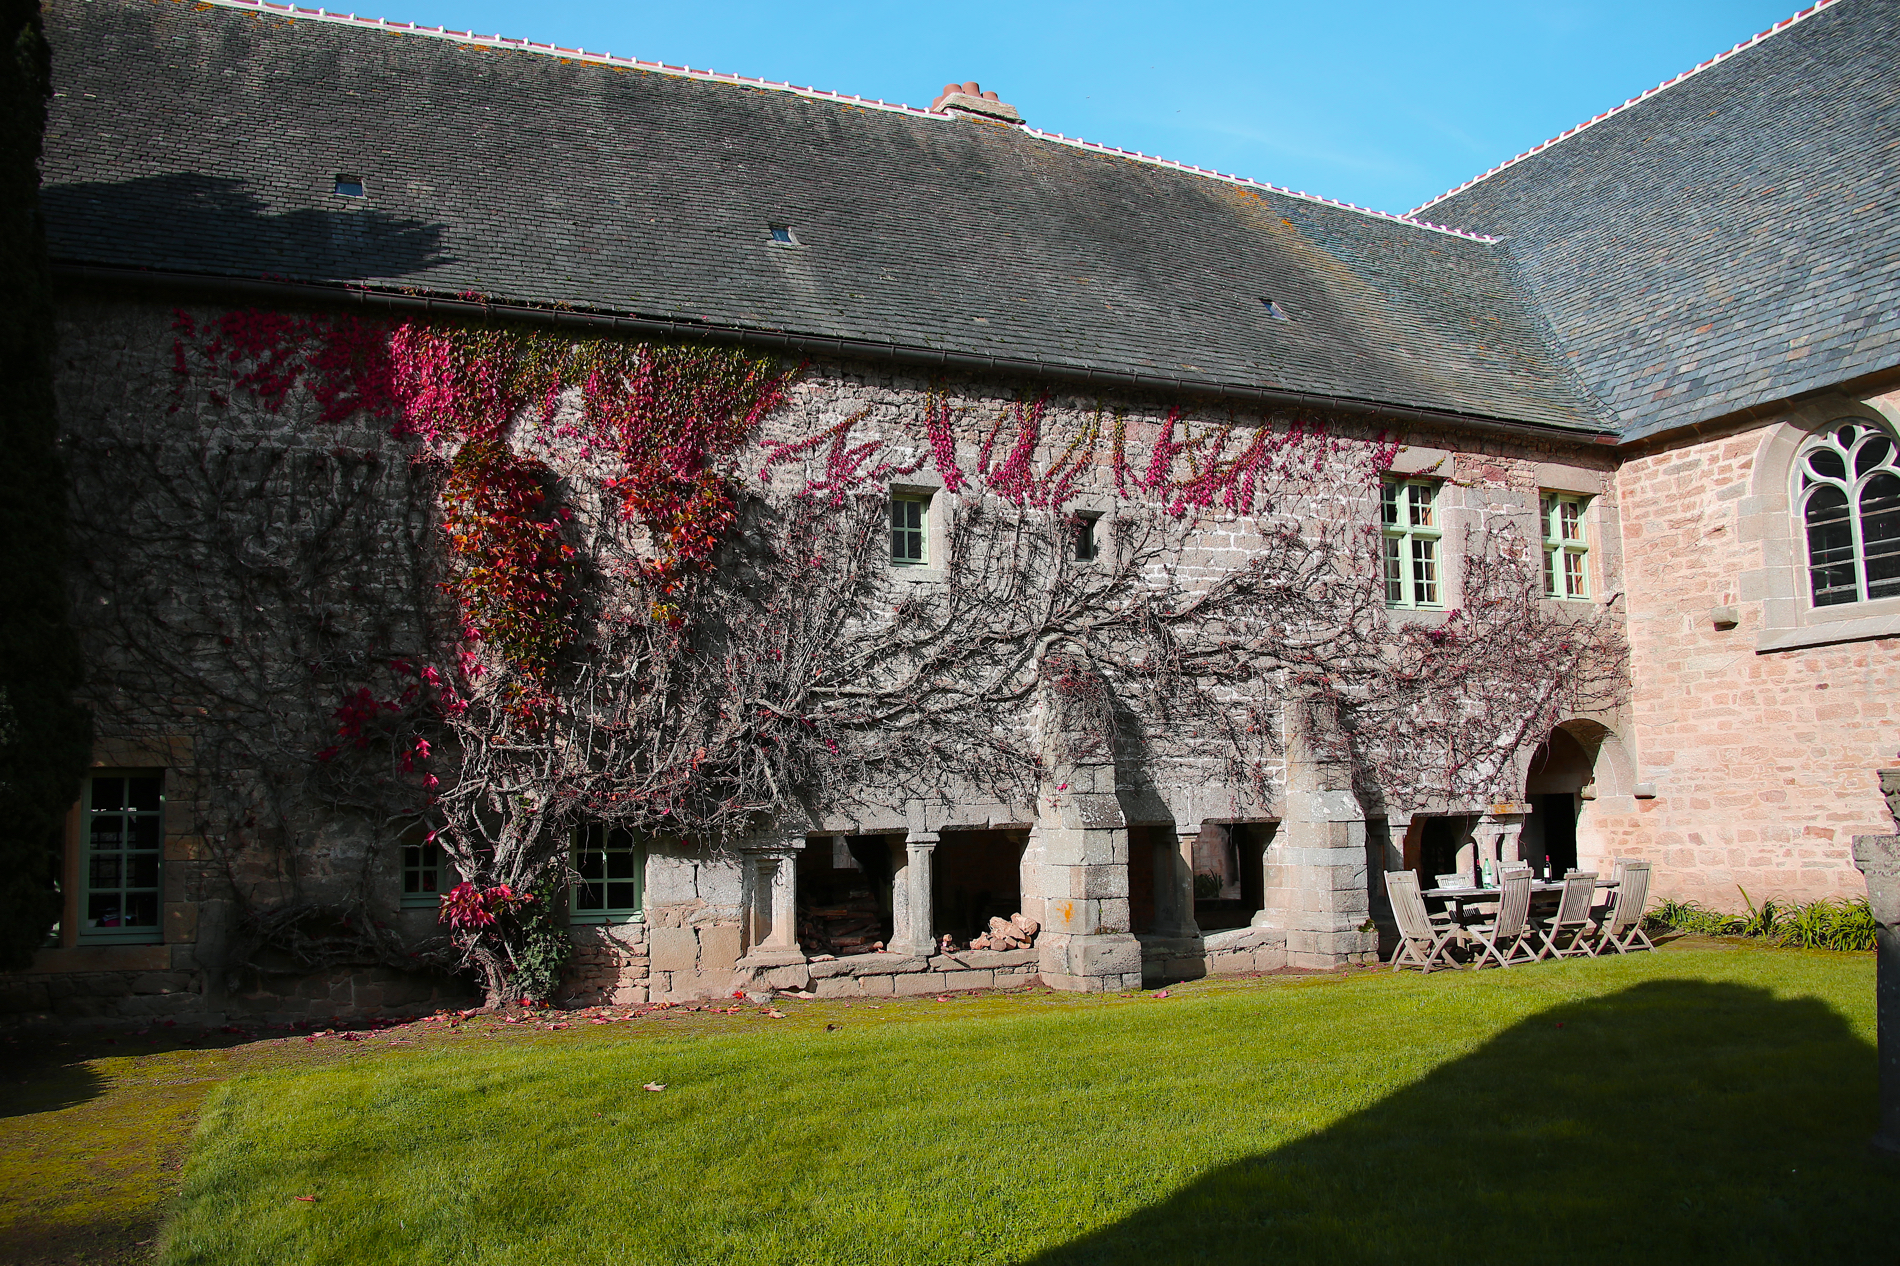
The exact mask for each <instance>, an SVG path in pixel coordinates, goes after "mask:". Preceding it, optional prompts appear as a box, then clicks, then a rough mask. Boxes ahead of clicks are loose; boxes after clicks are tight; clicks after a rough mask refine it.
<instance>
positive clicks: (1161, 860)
mask: <svg viewBox="0 0 1900 1266" xmlns="http://www.w3.org/2000/svg"><path fill="white" fill-rule="evenodd" d="M1200 838H1201V832H1200V829H1199V828H1196V829H1195V830H1192V831H1176V833H1175V840H1174V843H1175V846H1174V848H1173V850H1172V851H1170V850H1168V849H1165V848H1156V849H1155V851H1154V868H1155V935H1157V936H1170V937H1181V938H1193V937H1197V936H1199V935H1200V934H1201V929H1200V925H1199V924H1197V923H1195V922H1194V844H1195V841H1197V840H1199V839H1200Z"/></svg>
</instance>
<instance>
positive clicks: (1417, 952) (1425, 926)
mask: <svg viewBox="0 0 1900 1266" xmlns="http://www.w3.org/2000/svg"><path fill="white" fill-rule="evenodd" d="M1385 895H1386V897H1387V898H1388V899H1389V900H1390V901H1391V902H1392V917H1393V919H1394V920H1396V921H1397V923H1398V925H1399V947H1398V949H1397V950H1395V951H1394V952H1393V954H1392V970H1393V971H1397V970H1398V969H1399V968H1401V967H1416V968H1418V969H1419V970H1420V971H1421V972H1430V971H1431V970H1432V969H1433V968H1435V967H1452V966H1455V965H1456V964H1454V963H1453V962H1452V961H1451V956H1450V955H1449V954H1447V953H1446V952H1445V950H1446V947H1447V946H1449V945H1450V944H1451V943H1452V941H1454V940H1456V939H1457V937H1458V928H1457V926H1456V925H1455V924H1453V923H1452V921H1451V920H1450V919H1448V918H1446V917H1445V916H1444V915H1438V916H1437V917H1433V916H1432V915H1431V914H1430V913H1429V912H1427V911H1426V909H1425V898H1424V896H1423V895H1421V894H1420V892H1419V888H1418V876H1417V875H1415V874H1413V873H1412V872H1411V871H1409V870H1388V871H1387V872H1386V873H1385Z"/></svg>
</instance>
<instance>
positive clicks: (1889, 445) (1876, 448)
mask: <svg viewBox="0 0 1900 1266" xmlns="http://www.w3.org/2000/svg"><path fill="white" fill-rule="evenodd" d="M1892 460H1893V441H1891V440H1889V439H1887V438H1886V437H1885V436H1884V435H1876V436H1873V437H1871V438H1869V439H1868V441H1867V442H1866V443H1865V444H1862V445H1861V446H1860V452H1858V453H1856V454H1854V473H1855V474H1856V475H1864V474H1866V473H1867V472H1868V471H1870V470H1875V469H1878V468H1879V467H1881V466H1885V465H1887V464H1888V463H1889V462H1890V461H1892Z"/></svg>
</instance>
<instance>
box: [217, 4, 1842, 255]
mask: <svg viewBox="0 0 1900 1266" xmlns="http://www.w3.org/2000/svg"><path fill="white" fill-rule="evenodd" d="M1838 2H1839V0H1820V2H1819V3H1818V4H1817V5H1816V6H1815V8H1817V9H1818V8H1820V7H1821V6H1822V5H1826V4H1834V3H1838ZM199 3H200V4H203V5H210V6H214V7H217V8H221V9H238V10H243V11H247V12H253V13H260V12H261V13H274V14H279V15H282V16H285V17H290V18H296V19H301V20H311V21H318V22H330V23H336V24H338V25H342V26H356V27H362V28H364V29H366V30H375V31H399V32H405V33H407V34H411V35H426V36H429V37H431V38H434V39H445V40H451V41H454V42H456V43H460V44H473V45H476V46H478V47H482V48H509V49H515V50H517V51H520V52H532V53H539V54H541V55H543V56H549V57H568V58H575V59H579V60H582V61H588V62H596V63H601V64H605V65H610V66H628V67H633V68H637V69H639V70H645V71H650V72H653V73H656V74H663V75H678V76H681V77H683V78H689V79H706V80H711V81H713V82H716V83H731V84H746V85H749V86H752V87H756V88H766V89H770V90H772V91H775V92H789V93H792V94H794V95H797V96H801V97H810V98H814V99H819V100H825V101H842V102H848V103H850V104H852V105H857V106H862V107H865V108H868V109H874V110H885V111H888V112H890V113H893V114H909V115H923V116H925V117H927V118H933V119H934V118H946V117H948V116H946V115H944V114H943V113H942V112H941V111H934V110H928V109H925V108H924V107H922V106H914V105H905V104H903V103H901V102H893V101H884V100H882V99H880V98H876V97H861V96H857V95H855V94H853V93H848V92H833V91H831V90H829V89H825V88H815V87H809V86H807V87H802V88H801V87H798V86H796V85H794V84H791V83H786V82H781V81H779V80H775V79H760V78H755V77H753V76H751V75H740V74H734V73H732V72H730V71H718V70H694V69H692V68H691V67H689V66H673V65H669V64H667V63H665V62H657V61H646V60H643V59H641V58H637V57H620V56H616V55H614V54H613V53H610V52H601V53H590V52H587V51H586V50H584V49H575V48H561V47H559V46H558V45H554V44H543V43H537V42H536V41H534V40H529V39H521V38H510V37H507V36H503V35H501V34H499V33H497V34H495V35H477V34H475V33H474V32H473V31H451V30H449V29H448V28H447V27H445V26H422V25H419V24H417V23H414V22H404V21H402V20H400V19H395V20H392V19H389V18H364V17H358V16H357V15H356V14H354V13H336V12H332V11H330V10H326V9H312V8H306V7H305V6H302V5H298V4H294V3H277V0H199ZM1789 20H1790V21H1792V20H1793V19H1789ZM1784 25H1785V23H1784ZM1756 38H1757V39H1759V38H1761V37H1760V36H1757V37H1756ZM1737 47H1738V48H1739V47H1741V46H1740V45H1738V46H1737ZM1730 51H1731V52H1732V51H1734V50H1730ZM1724 55H1725V56H1726V54H1724ZM1665 86H1667V85H1665ZM1651 91H1655V90H1654V89H1651ZM1618 108H1619V109H1620V108H1621V107H1618ZM1599 117H1601V116H1599ZM1593 121H1594V120H1593ZM1016 130H1017V131H1020V132H1022V133H1024V134H1026V135H1028V136H1033V137H1036V138H1037V139H1038V140H1043V141H1049V142H1052V143H1054V144H1058V145H1067V146H1070V147H1071V148H1075V149H1083V150H1089V151H1092V152H1095V153H1101V154H1113V155H1116V156H1118V157H1122V158H1127V159H1130V160H1132V161H1134V162H1138V163H1145V164H1148V165H1149V166H1154V167H1162V168H1166V169H1169V170H1172V171H1180V172H1186V173H1189V174H1190V175H1195V176H1202V177H1205V178H1206V179H1209V180H1217V181H1220V182H1221V183H1223V184H1229V185H1236V186H1239V187H1241V188H1245V189H1261V190H1265V191H1267V192H1269V193H1277V194H1280V195H1282V196H1283V197H1288V198H1299V199H1301V200H1302V201H1306V202H1317V203H1319V204H1321V205H1323V206H1329V207H1338V208H1340V209H1341V210H1345V211H1353V212H1357V213H1358V214H1360V215H1365V216H1371V217H1372V218H1374V219H1378V220H1389V221H1392V222H1393V223H1395V224H1403V225H1406V226H1407V227H1409V228H1415V229H1425V230H1427V231H1429V232H1433V233H1443V234H1445V235H1447V236H1449V237H1458V238H1463V239H1465V240H1466V241H1470V242H1495V241H1497V238H1495V237H1490V236H1487V235H1485V234H1482V233H1472V232H1468V231H1466V230H1464V229H1456V228H1451V227H1449V226H1447V225H1443V224H1434V223H1431V222H1430V221H1427V220H1418V219H1414V218H1412V217H1413V216H1415V215H1417V214H1418V211H1423V210H1424V209H1425V208H1426V207H1429V206H1431V205H1433V203H1435V202H1438V201H1440V199H1438V198H1434V199H1433V200H1432V202H1428V203H1426V204H1425V206H1423V207H1419V208H1418V209H1417V210H1415V211H1410V212H1407V213H1405V214H1404V215H1399V214H1395V213H1393V212H1391V211H1379V210H1375V209H1373V208H1371V207H1362V206H1359V205H1357V204H1355V203H1351V202H1343V201H1341V200H1339V199H1338V198H1328V197H1324V196H1322V195H1320V194H1315V193H1307V192H1305V191H1304V190H1297V189H1288V188H1286V187H1285V186H1283V185H1275V184H1269V183H1267V182H1266V181H1263V180H1253V179H1251V178H1249V177H1247V176H1238V175H1232V174H1227V173H1223V172H1217V171H1213V170H1211V169H1209V168H1206V167H1198V166H1196V165H1194V164H1193V163H1184V162H1179V161H1177V160H1175V159H1172V158H1162V157H1159V156H1158V155H1154V154H1144V153H1141V152H1140V151H1139V150H1132V149H1124V148H1122V147H1121V146H1117V145H1105V144H1102V143H1101V142H1099V141H1086V140H1083V139H1082V138H1080V137H1075V136H1065V135H1063V134H1062V133H1060V132H1045V131H1043V130H1042V129H1040V128H1032V127H1029V126H1027V125H1022V126H1018V127H1017V128H1016ZM1575 130H1576V129H1574V128H1573V129H1572V131H1575ZM1565 135H1569V133H1565ZM1559 139H1561V138H1559ZM1545 144H1546V145H1548V144H1550V142H1548V141H1547V142H1545ZM1538 148H1540V149H1541V148H1543V147H1542V146H1539V147H1538ZM1529 153H1536V150H1531V151H1529ZM1519 157H1523V155H1520V156H1519ZM1511 161H1512V162H1516V161H1517V160H1516V159H1512V160H1511ZM1506 165H1507V166H1508V164H1506ZM1492 170H1493V171H1496V170H1498V169H1497V168H1493V169H1492ZM1485 174H1486V175H1490V174H1491V173H1490V172H1486V173H1485ZM1479 179H1483V177H1479ZM1473 183H1476V182H1475V181H1467V182H1466V184H1467V185H1469V184H1473ZM1465 187H1466V186H1465V185H1460V186H1459V188H1460V189H1462V188H1465ZM1452 192H1453V193H1456V192H1457V190H1453V191H1452ZM1444 196H1445V197H1449V196H1450V194H1446V195H1444Z"/></svg>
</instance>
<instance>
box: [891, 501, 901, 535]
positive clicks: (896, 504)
mask: <svg viewBox="0 0 1900 1266" xmlns="http://www.w3.org/2000/svg"><path fill="white" fill-rule="evenodd" d="M903 530H904V503H903V502H901V501H893V502H891V531H892V532H893V533H897V532H901V531H903Z"/></svg>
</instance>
